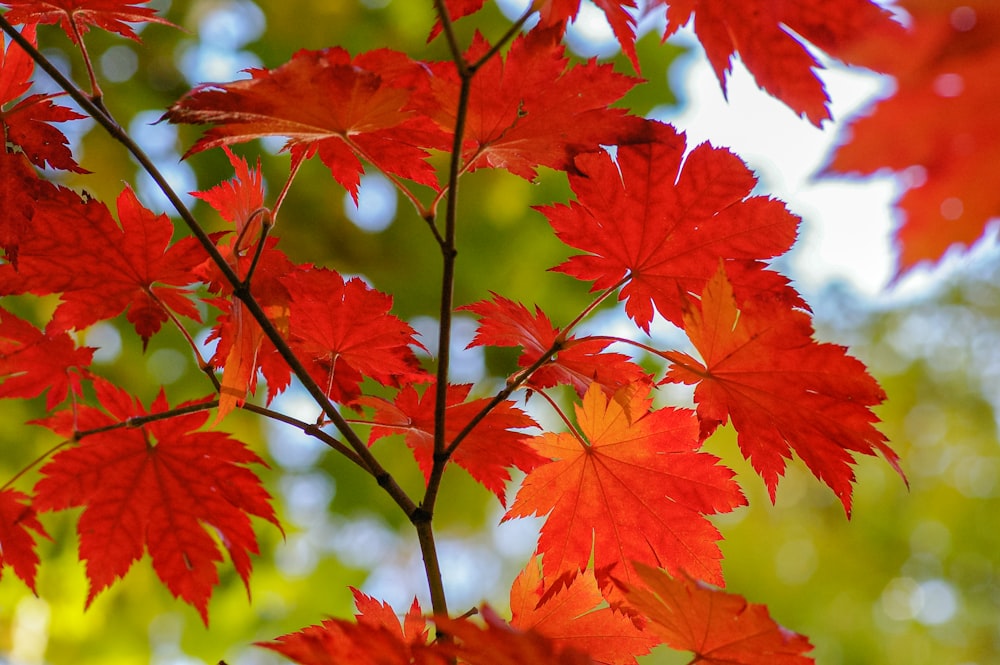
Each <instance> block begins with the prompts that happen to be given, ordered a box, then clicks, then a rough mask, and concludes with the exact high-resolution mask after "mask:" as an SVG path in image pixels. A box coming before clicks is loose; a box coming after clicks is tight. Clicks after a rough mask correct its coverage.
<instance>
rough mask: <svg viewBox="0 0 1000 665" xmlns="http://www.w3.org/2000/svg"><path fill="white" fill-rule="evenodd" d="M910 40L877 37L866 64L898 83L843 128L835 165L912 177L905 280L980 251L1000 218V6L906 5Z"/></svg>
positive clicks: (904, 231)
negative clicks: (954, 252)
mask: <svg viewBox="0 0 1000 665" xmlns="http://www.w3.org/2000/svg"><path fill="white" fill-rule="evenodd" d="M899 4H900V5H901V6H902V7H903V8H904V9H905V10H906V11H907V12H909V14H910V17H911V18H910V21H909V27H908V30H907V32H906V33H905V34H889V35H885V34H878V33H874V34H869V35H868V37H867V38H866V39H865V42H864V43H863V44H862V45H860V46H859V47H858V48H859V50H860V55H859V58H861V60H862V62H863V64H866V65H870V66H873V67H879V68H881V69H884V70H885V71H886V72H887V73H889V74H891V75H892V76H894V77H895V80H896V87H895V92H894V93H893V94H892V96H890V97H888V98H887V99H884V100H881V101H879V102H876V103H875V104H874V105H873V106H872V107H870V108H868V109H865V110H864V112H863V113H861V114H860V115H859V116H858V117H857V118H855V119H854V120H852V121H851V123H850V124H849V125H848V126H847V127H846V128H845V129H844V130H843V132H844V136H843V138H844V144H843V145H841V146H840V147H839V148H838V149H837V151H836V154H835V155H834V156H833V158H832V161H831V163H830V165H829V167H828V169H827V170H828V171H833V172H839V173H861V174H865V175H870V174H872V173H875V172H876V171H879V170H880V169H885V168H889V169H892V170H894V171H896V172H901V173H902V174H903V178H902V181H903V186H904V189H905V192H904V194H903V195H902V197H901V198H900V199H899V200H898V201H897V203H896V206H897V208H898V210H899V212H900V213H901V217H902V224H901V226H900V227H899V228H898V230H897V231H896V243H897V246H898V248H899V262H898V274H903V273H906V272H907V271H909V270H910V269H912V268H913V267H914V266H915V265H917V264H918V263H920V262H922V261H930V262H936V261H938V260H940V259H941V258H942V257H943V256H944V255H945V253H946V252H947V251H948V249H949V248H950V247H952V246H954V245H962V246H971V245H972V244H973V243H974V242H976V240H978V239H979V238H980V237H982V236H983V235H984V233H985V231H986V229H987V226H988V224H989V222H990V220H992V219H995V218H997V217H998V216H1000V187H997V186H996V182H997V178H996V165H997V162H998V161H1000V123H998V121H997V116H996V114H995V113H993V112H984V110H985V109H995V108H997V107H998V105H1000V86H998V85H997V84H996V79H997V77H996V72H997V71H998V68H1000V5H997V3H995V2H991V1H990V0H980V1H978V2H971V1H970V2H967V1H965V0H961V1H959V0H946V1H942V2H934V3H931V2H916V1H914V0H908V1H905V2H901V3H899Z"/></svg>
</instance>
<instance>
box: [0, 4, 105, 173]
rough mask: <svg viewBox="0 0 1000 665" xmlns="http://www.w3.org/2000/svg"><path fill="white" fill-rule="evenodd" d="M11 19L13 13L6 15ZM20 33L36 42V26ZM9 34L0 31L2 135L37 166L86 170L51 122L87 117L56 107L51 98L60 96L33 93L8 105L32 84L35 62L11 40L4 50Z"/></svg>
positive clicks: (79, 171) (0, 122)
mask: <svg viewBox="0 0 1000 665" xmlns="http://www.w3.org/2000/svg"><path fill="white" fill-rule="evenodd" d="M7 18H8V20H10V14H9V13H8V14H7ZM21 36H22V37H24V38H25V39H27V40H28V41H29V42H31V43H32V44H34V43H35V26H34V25H28V26H25V27H24V29H23V30H22V31H21ZM5 38H6V33H2V34H0V134H2V136H3V137H4V139H5V140H6V142H7V143H11V144H14V145H16V146H18V147H19V148H20V149H21V151H22V152H24V154H25V156H27V157H28V159H30V160H31V162H32V163H33V164H34V165H35V166H38V167H44V166H45V165H46V164H48V165H49V166H51V167H53V168H57V169H63V170H66V171H74V172H76V173H86V172H87V170H86V169H84V168H81V167H80V165H79V164H77V163H76V161H75V160H74V159H73V153H71V152H70V150H69V141H68V140H67V139H66V136H65V134H63V133H62V132H61V131H59V130H58V129H56V128H55V127H53V126H52V125H50V124H49V123H52V122H64V121H66V120H78V119H80V118H84V117H86V116H83V115H80V114H79V113H77V112H76V111H73V110H71V109H68V108H66V107H65V106H57V105H56V104H54V103H53V102H52V99H53V98H55V97H58V95H43V94H37V95H30V96H29V97H25V98H24V99H22V100H21V101H20V102H18V103H17V104H15V105H14V106H12V107H10V108H5V107H7V106H8V105H9V103H10V102H12V101H14V100H15V99H17V98H18V97H20V96H21V95H23V94H24V93H25V92H27V91H28V89H29V88H30V87H31V74H32V72H33V71H34V70H35V61H34V60H32V59H31V57H30V56H28V54H27V53H25V52H24V50H23V49H22V48H21V47H20V46H18V45H17V44H14V43H13V42H11V44H10V46H8V47H7V50H6V51H4V50H3V44H4V41H5Z"/></svg>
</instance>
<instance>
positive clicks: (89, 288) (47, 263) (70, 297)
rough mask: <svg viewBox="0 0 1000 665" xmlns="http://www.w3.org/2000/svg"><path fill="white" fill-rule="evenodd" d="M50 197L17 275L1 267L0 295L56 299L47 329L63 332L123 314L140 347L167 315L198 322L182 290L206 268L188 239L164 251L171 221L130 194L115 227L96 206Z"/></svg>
mask: <svg viewBox="0 0 1000 665" xmlns="http://www.w3.org/2000/svg"><path fill="white" fill-rule="evenodd" d="M51 194H52V196H49V197H46V198H44V199H42V200H40V201H38V202H37V205H36V209H35V212H34V217H33V220H32V227H31V233H30V234H27V235H26V236H25V237H23V238H22V242H21V244H20V248H19V252H18V265H17V268H16V269H15V268H14V266H12V265H2V266H0V295H9V294H14V293H29V292H30V293H33V294H36V295H47V294H50V293H59V294H61V300H62V302H61V303H60V305H59V307H58V308H57V309H56V311H55V313H54V314H53V316H52V322H51V324H50V325H51V326H54V329H62V330H68V329H77V330H79V329H82V328H85V327H87V326H88V325H90V324H92V323H94V322H96V321H101V320H105V319H110V318H112V317H115V316H117V315H118V314H121V313H122V312H124V311H126V310H127V311H128V314H127V316H128V320H129V321H130V322H131V323H132V324H133V325H134V326H135V329H136V332H137V333H139V335H140V336H141V337H142V338H143V340H144V341H145V340H148V339H149V337H150V336H151V335H153V334H154V333H156V332H157V331H158V330H159V329H160V326H161V325H162V323H163V322H164V321H166V320H167V319H168V314H167V310H170V311H173V312H176V313H178V314H181V315H183V316H187V317H189V318H192V319H194V320H200V315H199V314H198V310H197V309H196V308H195V305H194V303H193V302H192V301H191V299H190V297H189V292H188V290H187V289H185V288H183V287H184V286H186V285H188V284H191V283H193V282H194V281H196V280H197V277H195V276H194V274H193V273H192V269H193V268H194V267H195V266H197V265H198V264H200V263H201V262H203V261H204V260H205V252H204V250H202V248H201V247H200V245H198V243H197V241H196V240H195V239H194V238H185V239H182V240H181V241H179V242H177V243H175V244H173V245H170V238H171V236H172V235H173V225H172V224H171V223H170V220H169V219H167V216H166V215H154V214H153V213H152V212H150V211H149V210H147V209H146V208H144V207H143V206H142V205H141V204H140V203H139V201H138V200H137V199H136V197H135V194H134V193H133V192H132V190H131V189H128V188H126V189H124V190H123V191H122V193H121V195H119V197H118V218H119V220H120V222H121V226H119V225H118V224H117V223H116V222H115V220H114V218H112V217H111V214H110V212H109V211H108V209H107V208H106V207H105V206H104V204H103V203H101V202H99V201H97V200H94V199H91V198H89V197H85V198H83V199H81V198H80V197H79V196H78V195H77V194H76V193H74V192H72V191H70V190H67V189H62V188H58V189H55V188H54V189H52V190H51Z"/></svg>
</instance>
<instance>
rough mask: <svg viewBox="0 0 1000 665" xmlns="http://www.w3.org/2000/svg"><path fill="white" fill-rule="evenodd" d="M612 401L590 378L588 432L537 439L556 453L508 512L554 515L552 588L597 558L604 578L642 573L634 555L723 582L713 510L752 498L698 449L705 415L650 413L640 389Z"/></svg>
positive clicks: (547, 539) (548, 525)
mask: <svg viewBox="0 0 1000 665" xmlns="http://www.w3.org/2000/svg"><path fill="white" fill-rule="evenodd" d="M621 399H622V401H623V402H624V403H621V402H619V401H618V400H617V399H610V400H609V399H607V398H606V397H605V396H604V394H603V393H602V392H601V391H600V390H599V389H598V388H597V387H596V386H591V388H590V390H589V391H588V392H587V394H586V395H584V398H583V404H582V405H581V406H578V407H577V410H576V411H577V420H578V423H579V429H580V436H582V437H584V438H583V439H581V438H578V436H577V435H575V434H570V433H562V434H553V433H546V434H543V435H541V436H538V437H535V438H534V439H533V440H532V445H533V447H534V449H535V450H536V451H538V453H540V454H541V455H544V456H545V457H548V458H550V459H552V460H553V461H552V462H550V463H549V464H544V465H542V466H540V467H538V468H536V469H534V470H533V471H531V472H529V473H528V476H527V478H525V480H524V483H523V484H522V485H521V488H520V490H519V491H518V493H517V497H516V499H515V500H514V504H513V505H512V506H511V508H510V510H509V511H508V512H507V514H506V515H505V516H504V519H505V520H506V519H510V518H512V517H527V516H529V515H539V516H543V515H548V518H547V519H546V521H545V524H544V525H543V526H542V530H541V536H540V538H539V540H538V553H539V554H541V555H542V566H543V569H544V571H545V579H546V580H548V581H549V582H548V583H549V585H550V586H549V588H548V589H547V590H546V592H547V593H552V592H555V591H557V590H558V589H559V588H560V587H561V586H563V585H565V584H568V583H569V582H570V581H572V579H573V578H574V577H575V576H576V575H577V574H578V573H579V572H580V571H581V570H583V569H585V568H586V567H587V565H588V562H589V561H590V560H591V556H593V561H594V565H593V567H594V569H595V570H596V574H597V580H598V583H599V584H600V586H601V588H602V590H603V591H604V592H605V593H612V594H613V593H615V590H614V589H613V588H612V587H613V585H610V579H611V578H610V575H614V576H615V577H616V578H619V579H625V580H628V581H630V582H634V581H635V572H634V568H633V562H635V561H640V562H648V563H651V564H655V565H660V566H666V567H667V568H668V569H670V570H673V571H679V570H684V571H688V572H689V573H691V574H692V575H696V576H698V577H699V578H702V579H705V580H708V581H711V582H714V583H722V570H721V567H720V565H719V560H720V559H721V558H722V554H721V553H720V551H719V548H718V546H717V545H716V541H717V540H719V539H720V538H721V536H720V535H719V532H718V530H716V528H715V527H714V526H713V525H712V523H711V522H709V521H708V520H707V519H706V518H705V515H706V514H710V513H718V512H728V511H730V510H732V509H733V508H736V507H737V506H742V505H745V504H746V499H745V498H744V497H743V494H742V493H741V492H740V489H739V486H738V485H737V484H736V483H735V481H734V480H733V475H734V474H733V472H732V471H731V470H729V469H727V468H725V467H723V466H720V465H719V464H718V461H719V460H718V458H716V457H714V456H712V455H709V454H708V453H703V452H698V448H699V447H700V444H699V438H698V421H697V419H696V418H695V417H694V414H693V413H692V412H690V411H687V410H683V409H670V408H665V409H659V410H656V411H650V410H649V407H650V403H651V400H649V399H648V398H646V397H645V395H642V394H637V393H636V394H633V395H631V396H628V395H621Z"/></svg>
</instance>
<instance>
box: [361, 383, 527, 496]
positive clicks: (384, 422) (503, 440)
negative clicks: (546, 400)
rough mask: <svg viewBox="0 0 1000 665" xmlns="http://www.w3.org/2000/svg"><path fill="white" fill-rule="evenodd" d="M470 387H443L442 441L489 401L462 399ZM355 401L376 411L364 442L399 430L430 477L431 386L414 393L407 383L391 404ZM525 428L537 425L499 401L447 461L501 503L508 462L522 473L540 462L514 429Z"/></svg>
mask: <svg viewBox="0 0 1000 665" xmlns="http://www.w3.org/2000/svg"><path fill="white" fill-rule="evenodd" d="M471 388H472V386H470V385H450V386H448V393H447V408H446V410H445V411H446V416H445V417H446V427H445V441H446V442H451V441H453V440H454V438H455V436H456V435H457V434H458V433H459V432H460V431H462V430H463V429H464V428H465V427H466V426H467V425H468V424H469V423H470V422H471V421H472V419H473V418H474V417H476V416H478V414H479V412H480V411H482V410H483V409H484V408H485V407H486V406H487V405H488V404H489V402H490V400H489V399H486V398H483V399H474V400H470V401H465V400H466V398H467V397H468V395H469V391H470V390H471ZM359 403H361V404H364V405H366V406H370V407H372V408H374V409H375V417H374V420H375V423H377V424H376V425H375V426H373V427H372V431H371V435H370V438H369V444H371V443H373V442H375V441H377V440H378V439H381V438H382V437H386V436H390V435H392V434H403V435H404V438H405V441H406V445H407V446H409V447H410V448H411V449H412V450H413V453H414V456H415V457H416V460H417V464H418V465H419V466H420V470H421V471H423V474H424V480H427V479H429V478H430V474H431V469H432V468H433V466H434V407H435V405H436V404H437V398H436V391H435V390H434V386H433V385H431V386H429V387H427V388H426V389H425V390H424V392H423V394H422V395H418V394H417V391H416V389H415V388H414V387H413V385H412V384H410V385H407V386H405V387H404V388H403V389H402V390H401V391H399V393H398V394H397V395H396V398H395V400H394V401H392V402H389V401H388V400H385V399H382V398H381V397H363V398H361V399H360V400H359ZM528 427H537V424H536V423H535V421H534V420H532V419H531V417H530V416H528V415H527V414H526V413H524V412H523V411H521V409H519V408H517V407H516V406H514V404H513V402H509V401H505V402H501V403H500V404H498V405H497V406H496V407H494V408H493V409H492V410H490V412H489V413H488V414H486V416H485V417H484V418H483V419H482V420H481V421H480V422H479V423H477V424H476V427H475V429H473V430H472V431H471V432H470V433H469V435H468V436H466V437H465V438H464V439H463V440H462V441H461V443H460V445H459V446H458V447H457V448H456V449H455V451H454V453H453V454H452V456H451V460H452V461H454V462H455V463H456V464H458V465H459V466H460V467H462V468H463V469H465V470H466V471H468V472H469V475H471V476H472V477H473V478H475V479H476V480H477V481H478V482H480V483H481V484H482V485H483V486H484V487H485V488H486V489H488V490H489V491H491V492H493V494H495V495H496V497H497V499H499V500H500V503H501V504H503V505H506V499H505V490H506V483H507V481H508V480H510V473H509V472H508V471H507V469H508V468H510V467H512V466H513V467H517V468H518V469H520V470H521V471H524V472H525V473H527V472H529V471H530V470H531V469H533V468H534V467H536V466H538V465H539V464H541V463H543V462H544V461H545V459H544V458H543V457H541V456H539V455H538V454H537V453H535V452H534V451H533V450H532V449H531V447H530V446H528V445H527V444H526V443H525V435H524V434H522V433H521V432H517V431H515V430H518V429H523V428H528Z"/></svg>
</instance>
